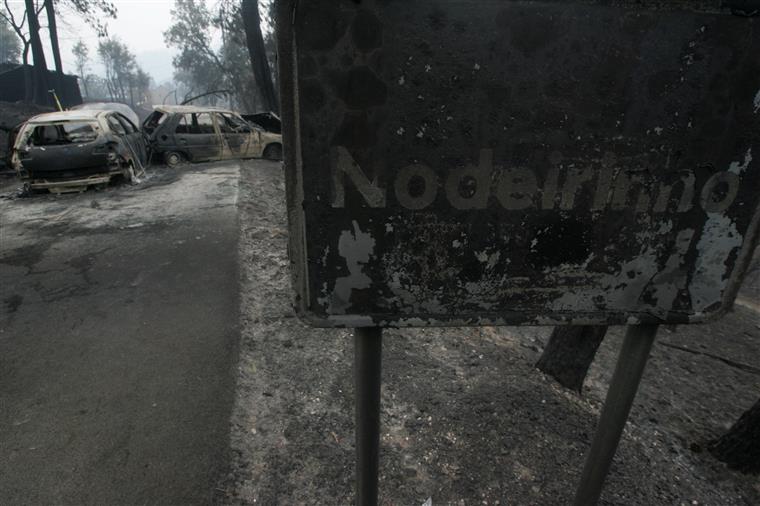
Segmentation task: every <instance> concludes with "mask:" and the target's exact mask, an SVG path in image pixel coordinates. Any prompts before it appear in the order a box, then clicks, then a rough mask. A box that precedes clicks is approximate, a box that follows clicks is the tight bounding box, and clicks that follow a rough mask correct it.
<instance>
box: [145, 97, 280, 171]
mask: <svg viewBox="0 0 760 506" xmlns="http://www.w3.org/2000/svg"><path fill="white" fill-rule="evenodd" d="M142 129H143V132H144V133H145V134H146V135H147V136H148V139H149V141H150V145H151V149H152V150H153V152H154V153H155V154H156V155H158V156H162V157H163V159H164V161H165V162H166V163H167V164H168V165H177V164H178V163H180V162H181V161H183V160H188V161H191V162H204V161H211V160H226V159H236V158H260V157H264V158H273V159H280V158H281V157H282V136H281V135H279V134H275V133H271V132H267V131H265V130H264V129H263V128H261V127H259V126H257V125H252V124H250V123H248V122H247V121H245V120H244V119H243V118H242V117H240V115H239V114H238V113H236V112H233V111H230V110H228V109H222V108H216V107H199V106H187V105H165V106H156V107H154V111H153V113H151V115H150V116H148V117H147V118H146V120H145V121H144V122H143V125H142Z"/></svg>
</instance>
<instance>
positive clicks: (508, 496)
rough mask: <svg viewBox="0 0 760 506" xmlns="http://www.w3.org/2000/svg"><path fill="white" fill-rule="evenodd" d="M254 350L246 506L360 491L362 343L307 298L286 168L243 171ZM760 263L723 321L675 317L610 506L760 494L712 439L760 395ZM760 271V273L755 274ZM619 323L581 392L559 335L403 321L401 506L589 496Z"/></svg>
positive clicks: (388, 480)
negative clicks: (544, 360) (306, 313)
mask: <svg viewBox="0 0 760 506" xmlns="http://www.w3.org/2000/svg"><path fill="white" fill-rule="evenodd" d="M239 211H240V216H239V223H240V224H241V236H240V242H239V248H240V250H239V255H240V258H239V259H240V272H241V284H242V286H241V318H242V322H241V332H242V336H241V348H240V361H239V364H238V378H237V382H238V383H237V397H236V401H235V406H234V408H233V413H232V420H231V435H230V438H231V459H232V465H231V469H230V472H229V474H228V475H227V476H225V477H224V479H223V480H222V482H221V483H220V485H219V488H220V489H221V490H222V491H223V492H222V493H223V495H224V498H223V499H222V502H224V503H230V504H350V503H351V502H352V501H353V496H352V494H353V458H354V442H353V438H354V433H353V383H352V377H353V375H352V360H353V341H352V339H351V333H350V331H347V330H326V329H313V328H309V327H307V326H305V325H304V324H303V323H301V322H300V321H299V320H298V319H297V318H296V316H295V315H294V313H293V311H292V309H291V307H290V279H289V273H288V261H287V237H288V233H287V223H286V217H285V187H284V180H283V177H282V170H281V168H280V166H279V165H277V164H272V163H263V162H251V163H246V164H245V165H244V167H243V169H241V181H240V198H239ZM757 278H758V274H757V270H756V269H755V270H753V272H752V273H750V276H749V278H748V279H749V281H748V283H747V284H745V287H744V289H743V291H742V294H741V298H740V300H741V305H739V304H738V305H737V306H736V308H735V310H734V311H733V312H732V313H730V314H729V315H728V316H727V317H726V318H724V319H723V320H721V321H719V322H717V323H713V324H708V325H697V326H688V327H679V328H676V329H673V328H661V330H660V333H659V335H658V339H657V342H656V344H655V347H654V350H653V352H652V357H651V359H650V362H649V365H648V367H647V370H646V373H645V376H644V379H643V383H642V386H641V388H640V390H639V394H638V396H637V398H636V401H635V404H634V407H633V409H632V413H631V417H630V421H629V423H628V425H627V427H626V430H625V433H624V436H623V439H622V442H621V444H620V447H619V449H618V452H617V456H616V458H615V461H614V464H613V467H612V470H611V472H610V475H609V477H608V479H607V484H606V487H605V490H604V493H603V496H602V500H601V503H602V504H610V505H611V504H616V505H617V504H619V505H623V504H625V505H629V504H646V505H654V504H658V505H659V504H663V505H666V504H668V505H671V504H673V505H681V504H684V505H696V504H707V505H734V504H736V505H739V504H742V505H744V504H758V503H760V479H759V478H757V477H750V476H744V475H741V474H739V473H736V472H733V471H730V470H727V469H726V468H725V466H723V465H722V464H721V463H719V462H718V461H716V460H715V459H714V458H713V457H712V456H711V455H710V454H709V453H708V452H707V451H706V450H705V447H706V443H707V442H708V441H709V440H711V439H713V438H715V437H716V436H718V435H720V434H721V433H722V432H724V431H725V430H726V429H727V428H728V427H729V426H730V425H731V424H732V423H733V422H734V421H735V420H736V419H737V418H738V417H739V416H740V415H741V413H742V412H744V411H745V410H746V409H748V408H749V407H750V406H751V405H752V404H753V403H754V402H755V401H756V400H757V397H758V395H760V318H759V317H758V313H757V312H755V311H756V310H757V304H756V302H757V300H758V298H759V297H758V280H757ZM753 280H754V281H753ZM623 330H624V329H623V328H619V327H616V328H613V329H611V331H610V333H609V334H608V337H607V338H606V339H605V341H604V343H603V344H602V347H601V348H600V350H599V352H598V354H597V358H596V360H595V362H594V364H593V366H592V368H591V370H590V372H589V376H588V378H587V381H586V386H585V390H584V393H583V395H582V396H577V395H575V394H573V393H571V392H569V391H567V390H565V389H563V388H562V387H560V386H559V385H557V384H556V383H555V382H554V381H553V380H552V379H551V378H548V377H546V376H544V375H543V374H541V373H540V372H538V371H537V370H536V369H535V368H534V367H533V364H534V363H535V362H536V360H537V359H538V357H539V355H540V353H541V350H542V347H543V345H544V343H545V342H546V340H547V338H548V336H549V334H550V331H551V329H550V328H528V327H523V328H516V327H503V328H463V329H417V330H388V331H386V332H385V339H384V350H383V359H384V362H383V390H382V418H381V424H382V429H381V430H382V439H381V476H380V490H381V492H380V493H381V502H382V503H383V504H404V505H406V504H423V503H424V502H425V501H426V500H427V499H428V498H431V499H432V503H433V504H519V505H523V504H526V505H554V504H557V505H559V504H568V503H569V502H570V501H571V498H572V495H573V492H574V489H575V485H576V483H577V481H578V478H579V474H580V470H581V467H582V465H583V459H584V454H585V452H586V450H587V449H588V447H589V444H590V441H591V438H592V436H593V432H594V428H595V425H596V420H597V417H598V415H599V411H600V409H601V404H602V402H603V400H604V395H605V393H606V387H607V385H608V383H609V380H610V377H611V374H612V370H613V367H614V363H615V360H616V357H617V351H618V349H619V346H620V343H621V340H622V334H623Z"/></svg>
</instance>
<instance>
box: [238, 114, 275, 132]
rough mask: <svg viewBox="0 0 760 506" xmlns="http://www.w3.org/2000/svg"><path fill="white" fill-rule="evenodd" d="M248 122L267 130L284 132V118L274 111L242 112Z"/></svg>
mask: <svg viewBox="0 0 760 506" xmlns="http://www.w3.org/2000/svg"><path fill="white" fill-rule="evenodd" d="M240 116H242V118H243V119H244V120H246V121H247V122H248V123H252V124H254V125H257V126H260V127H261V128H263V129H264V130H266V131H267V132H272V133H274V134H281V133H282V120H280V117H279V116H277V115H276V114H275V113H273V112H257V113H256V114H241V115H240Z"/></svg>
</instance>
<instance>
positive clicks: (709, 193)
mask: <svg viewBox="0 0 760 506" xmlns="http://www.w3.org/2000/svg"><path fill="white" fill-rule="evenodd" d="M718 4H720V5H718ZM724 5H727V6H726V7H724ZM731 5H732V4H731V3H730V2H729V3H726V2H713V1H706V0H678V1H673V2H655V1H652V2H646V1H644V2H641V1H633V0H631V1H624V0H621V1H619V2H609V1H606V0H567V1H561V2H560V1H556V0H531V1H527V0H526V1H523V0H513V1H510V2H503V1H496V0H429V1H426V2H405V3H402V2H390V1H386V0H383V1H380V0H364V1H362V2H355V1H353V0H283V1H282V2H278V27H277V38H278V59H279V65H280V73H279V78H280V79H279V81H280V93H281V98H282V105H281V108H282V120H283V140H284V145H285V158H284V162H285V175H286V187H287V196H288V220H289V228H290V245H289V252H290V258H291V262H292V269H291V272H292V275H293V285H294V288H295V292H296V300H295V306H296V309H297V312H298V314H299V316H300V317H301V318H302V319H303V320H305V321H307V322H308V323H310V324H312V325H315V326H319V327H348V328H356V329H357V330H356V391H357V419H356V421H357V500H358V501H359V502H360V504H373V503H374V501H376V490H377V449H378V434H379V432H378V420H379V385H380V376H379V375H380V349H381V342H380V340H381V338H380V334H381V330H380V329H382V328H383V327H404V326H476V325H552V326H554V325H629V326H630V327H629V331H628V336H627V338H626V341H625V345H624V346H623V349H622V350H621V356H620V359H619V361H618V366H617V369H616V373H615V376H614V379H613V381H612V384H611V386H610V390H609V393H608V396H607V401H606V403H605V407H604V409H603V413H602V416H601V419H600V422H599V430H598V432H597V435H596V437H595V440H594V443H593V445H592V449H591V451H590V453H589V457H588V460H587V465H586V469H585V471H584V474H583V479H582V482H581V486H580V489H579V492H578V497H577V499H576V504H592V503H593V502H594V501H595V500H596V499H597V498H598V497H599V493H600V491H601V485H602V483H603V479H604V476H605V475H606V472H607V469H608V468H609V464H610V462H611V458H612V456H613V455H614V453H615V448H616V446H617V442H618V440H619V437H620V434H621V431H622V428H623V424H624V422H625V419H626V417H627V415H628V411H629V410H630V407H631V403H632V401H633V398H634V396H635V392H636V388H637V386H638V382H639V380H640V377H641V373H642V371H643V368H644V364H645V361H646V355H647V353H648V351H649V348H650V346H651V343H652V339H653V337H654V332H655V326H656V325H659V324H663V323H668V324H691V323H700V322H705V321H709V320H711V319H715V318H718V317H720V316H722V315H723V314H724V313H725V312H726V311H728V309H729V308H730V307H731V305H732V303H733V300H734V298H735V296H736V293H737V291H738V288H739V286H740V283H741V280H742V276H743V274H744V271H745V270H746V267H747V265H748V262H749V260H750V258H751V253H752V251H753V247H754V245H755V243H756V242H757V237H758V228H759V227H760V206H759V205H758V204H759V203H760V202H759V201H760V163H759V162H758V160H759V159H760V80H759V78H758V76H759V75H760V64H758V62H757V56H756V55H757V54H760V30H757V29H756V26H755V25H756V20H754V19H752V18H751V17H747V16H748V13H747V12H745V11H744V10H741V12H739V11H737V9H736V8H733V9H732V8H731ZM734 7H736V5H734ZM737 14H740V15H737Z"/></svg>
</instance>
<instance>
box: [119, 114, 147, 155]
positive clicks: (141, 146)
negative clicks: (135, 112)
mask: <svg viewBox="0 0 760 506" xmlns="http://www.w3.org/2000/svg"><path fill="white" fill-rule="evenodd" d="M114 118H116V120H118V121H119V123H120V124H121V125H122V127H123V128H124V131H125V134H124V136H123V139H124V142H125V144H127V146H128V147H129V149H130V150H131V151H132V154H133V157H134V159H135V160H137V162H138V163H137V165H139V167H138V168H140V167H145V164H146V163H147V162H148V148H147V145H146V142H145V137H144V136H143V135H142V132H140V130H139V129H138V128H137V126H136V125H135V124H134V123H132V122H131V121H130V120H129V118H127V117H126V116H124V115H123V114H121V113H115V114H114Z"/></svg>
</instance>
